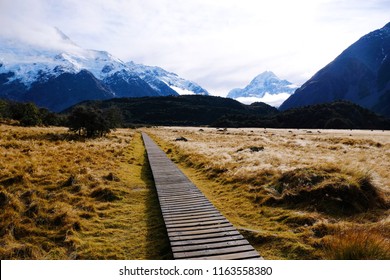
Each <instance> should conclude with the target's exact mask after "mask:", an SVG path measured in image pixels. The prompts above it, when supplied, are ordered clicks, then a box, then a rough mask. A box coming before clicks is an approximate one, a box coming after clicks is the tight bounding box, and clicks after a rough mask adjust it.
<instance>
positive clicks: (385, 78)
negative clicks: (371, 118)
mask: <svg viewBox="0 0 390 280" xmlns="http://www.w3.org/2000/svg"><path fill="white" fill-rule="evenodd" d="M389 70H390V23H389V24H387V25H386V26H384V27H383V28H381V29H378V30H376V31H373V32H371V33H369V34H367V35H365V36H363V37H362V38H361V39H359V40H358V41H357V42H356V43H354V44H353V45H351V46H350V47H349V48H347V49H346V50H345V51H344V52H343V53H342V54H340V55H339V56H338V57H337V58H336V59H335V60H334V61H333V62H331V63H330V64H328V65H327V66H325V67H324V68H323V69H321V70H320V71H318V72H317V73H316V74H315V75H314V76H313V77H312V78H311V79H310V80H308V81H307V82H306V83H305V84H303V85H302V87H300V88H299V89H297V90H296V91H295V93H294V94H293V95H291V96H290V97H289V98H288V99H287V100H286V101H285V102H284V103H283V104H282V105H281V106H280V108H279V109H280V110H287V109H290V108H296V107H301V106H306V105H311V104H319V103H326V102H332V101H335V100H340V99H343V100H349V101H352V102H354V103H356V104H359V105H361V106H363V107H365V108H368V109H371V110H374V111H375V112H376V113H379V114H382V115H385V116H390V110H389V104H390V103H388V102H389V101H390V97H389V94H390V71H389Z"/></svg>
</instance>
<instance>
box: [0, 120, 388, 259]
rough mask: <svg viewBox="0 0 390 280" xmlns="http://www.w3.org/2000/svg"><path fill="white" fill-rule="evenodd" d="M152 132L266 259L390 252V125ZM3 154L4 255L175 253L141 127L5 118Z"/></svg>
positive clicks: (0, 253) (0, 135)
mask: <svg viewBox="0 0 390 280" xmlns="http://www.w3.org/2000/svg"><path fill="white" fill-rule="evenodd" d="M144 131H146V132H147V133H149V135H150V136H152V137H153V138H154V139H155V141H156V142H158V143H159V144H160V146H161V147H162V148H163V150H165V151H166V152H167V154H168V156H169V157H171V158H172V159H173V160H174V161H175V162H176V163H177V164H178V165H179V167H180V168H181V169H182V170H183V172H184V173H185V174H187V176H188V177H189V178H190V179H191V180H192V181H193V182H194V183H195V184H196V185H197V186H198V187H199V188H200V189H201V190H202V191H203V192H204V193H205V195H206V196H207V197H208V198H209V199H210V200H211V201H212V202H213V203H214V205H215V206H216V207H217V208H218V209H219V210H220V211H221V212H222V213H223V214H224V215H225V216H226V217H227V218H228V219H229V220H230V221H231V222H232V223H233V224H234V225H235V226H236V227H237V228H238V229H239V230H240V231H241V233H242V234H243V235H244V236H245V237H247V238H248V240H249V241H250V242H251V244H252V245H253V246H254V247H255V248H256V249H257V250H258V251H259V252H260V254H261V255H262V256H263V257H264V258H266V259H332V258H336V259H353V258H356V259H390V244H389V240H390V215H389V214H390V210H389V203H390V172H389V170H390V132H388V131H386V132H383V131H317V130H312V131H305V130H271V129H266V130H265V129H228V130H216V129H211V128H148V129H144ZM180 136H183V137H185V138H187V139H188V141H187V142H180V141H174V140H175V139H176V138H177V137H180ZM0 159H1V160H0V207H1V210H2V211H1V213H0V244H1V246H0V258H1V259H170V258H171V252H170V249H169V242H168V240H167V236H166V231H165V228H164V223H163V220H162V217H161V213H160V209H159V204H158V200H157V195H156V192H155V189H154V185H153V179H152V176H151V172H150V169H149V166H148V162H147V159H146V157H145V150H144V147H143V144H142V139H141V137H140V133H139V131H137V130H129V129H120V130H117V131H116V132H113V133H111V134H110V135H109V136H108V137H106V138H102V139H93V140H83V139H78V138H77V137H76V136H72V135H70V134H68V133H67V129H65V128H22V127H16V126H8V125H0Z"/></svg>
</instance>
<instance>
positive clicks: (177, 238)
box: [170, 229, 242, 243]
mask: <svg viewBox="0 0 390 280" xmlns="http://www.w3.org/2000/svg"><path fill="white" fill-rule="evenodd" d="M232 236H240V237H242V235H241V234H239V233H238V232H237V231H236V230H234V229H233V230H231V231H223V232H213V233H202V234H194V235H177V236H171V237H170V241H171V242H172V243H173V242H178V241H189V240H193V241H197V240H203V239H208V238H225V237H226V238H228V237H232Z"/></svg>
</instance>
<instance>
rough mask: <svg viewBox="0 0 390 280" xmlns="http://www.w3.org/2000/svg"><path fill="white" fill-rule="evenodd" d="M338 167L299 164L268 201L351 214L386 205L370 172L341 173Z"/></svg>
mask: <svg viewBox="0 0 390 280" xmlns="http://www.w3.org/2000/svg"><path fill="white" fill-rule="evenodd" d="M341 173H342V172H341V171H340V170H339V169H337V168H325V169H320V168H300V169H295V170H292V171H288V172H285V173H284V174H282V176H281V177H280V178H279V179H278V180H277V182H276V184H275V186H274V188H275V189H276V190H277V191H278V193H279V195H277V196H270V197H267V198H266V199H265V201H264V203H265V204H268V205H282V204H283V205H290V207H291V206H292V207H301V208H304V209H308V210H311V211H320V212H324V213H327V214H331V215H351V214H357V213H362V212H364V211H367V210H368V209H374V208H385V205H386V204H385V202H384V199H383V195H382V194H381V192H380V191H379V190H378V189H377V188H376V187H375V186H374V185H373V184H372V180H371V178H370V177H369V175H367V174H363V175H362V174H358V175H355V177H353V176H346V175H341Z"/></svg>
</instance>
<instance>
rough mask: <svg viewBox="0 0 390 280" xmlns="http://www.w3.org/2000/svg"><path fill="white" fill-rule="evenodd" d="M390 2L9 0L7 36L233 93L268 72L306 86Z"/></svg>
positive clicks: (375, 24)
mask: <svg viewBox="0 0 390 280" xmlns="http://www.w3.org/2000/svg"><path fill="white" fill-rule="evenodd" d="M389 15H390V0H294V1H292V0H267V1H265V0H109V1H108V0H83V1H80V0H24V1H23V0H0V26H1V29H0V35H3V36H7V37H18V38H21V39H23V40H25V41H26V42H29V43H34V44H43V45H53V46H56V43H57V42H56V39H55V38H56V37H55V32H54V31H53V30H54V29H53V27H57V28H59V29H60V30H62V31H63V32H64V33H65V34H67V35H68V36H69V37H70V38H71V39H72V40H73V41H74V42H75V43H77V44H78V45H79V46H81V47H83V48H88V49H96V50H106V51H108V52H110V53H111V54H113V55H114V56H116V57H118V58H120V59H122V60H123V61H130V60H132V61H134V62H136V63H143V64H147V65H156V66H160V67H163V68H164V69H166V70H168V71H171V72H175V73H177V74H179V75H180V76H182V77H183V78H187V79H190V80H193V81H195V82H197V83H198V84H200V85H201V86H203V87H204V88H206V89H207V90H208V91H209V92H210V93H212V94H215V95H221V96H225V95H226V94H227V92H228V91H229V90H230V89H232V88H236V87H244V86H245V85H246V84H248V83H249V82H250V80H252V78H254V77H255V76H256V75H258V74H260V73H261V72H263V71H265V70H271V71H273V72H275V74H276V75H278V76H279V77H280V78H283V79H287V80H289V81H291V82H293V83H296V84H302V83H303V82H305V81H306V80H307V79H308V78H310V77H311V76H312V75H313V74H314V73H315V72H316V71H318V70H319V69H320V68H322V67H323V66H325V65H326V64H327V63H329V62H330V61H331V60H333V59H334V58H335V57H336V56H337V55H338V54H340V53H341V52H342V51H343V50H344V49H345V48H347V47H348V46H349V45H350V44H352V43H353V42H355V41H356V40H358V39H359V38H360V37H361V36H363V35H364V34H366V33H368V32H370V31H373V30H375V29H378V28H381V27H383V26H384V25H385V24H386V23H387V22H389V21H390V17H389Z"/></svg>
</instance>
